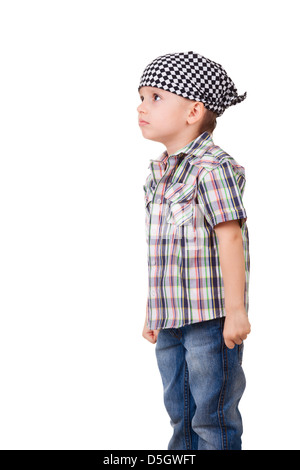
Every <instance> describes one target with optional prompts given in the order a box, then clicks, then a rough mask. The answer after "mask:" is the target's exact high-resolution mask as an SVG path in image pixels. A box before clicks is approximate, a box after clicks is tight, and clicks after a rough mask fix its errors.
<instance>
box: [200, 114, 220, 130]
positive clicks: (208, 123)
mask: <svg viewBox="0 0 300 470" xmlns="http://www.w3.org/2000/svg"><path fill="white" fill-rule="evenodd" d="M217 116H218V115H217V113H215V112H214V111H211V110H210V109H207V108H205V114H204V118H203V120H202V121H201V126H200V128H199V135H200V134H203V132H208V133H209V134H212V133H213V131H214V130H215V128H216V126H217Z"/></svg>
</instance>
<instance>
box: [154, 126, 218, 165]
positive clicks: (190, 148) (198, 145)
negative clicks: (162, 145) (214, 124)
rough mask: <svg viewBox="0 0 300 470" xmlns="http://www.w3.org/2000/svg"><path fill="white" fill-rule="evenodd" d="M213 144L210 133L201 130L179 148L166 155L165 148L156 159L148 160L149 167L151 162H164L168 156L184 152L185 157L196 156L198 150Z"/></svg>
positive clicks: (200, 150)
mask: <svg viewBox="0 0 300 470" xmlns="http://www.w3.org/2000/svg"><path fill="white" fill-rule="evenodd" d="M211 145H213V140H212V137H211V135H210V134H209V133H208V132H203V133H202V134H200V135H199V136H198V137H196V139H194V140H192V142H190V143H188V144H187V145H185V146H184V147H182V148H181V149H179V150H177V152H175V153H172V154H171V155H168V152H167V151H166V150H165V151H164V152H163V153H162V154H161V155H160V156H159V157H158V158H157V159H156V160H150V164H149V167H150V165H151V164H152V163H154V164H158V165H160V164H166V163H167V160H168V158H170V157H175V156H179V155H182V154H184V156H185V157H187V156H190V155H192V156H197V155H199V153H200V152H203V150H204V149H205V148H206V147H207V148H208V147H210V146H211ZM149 167H148V168H149Z"/></svg>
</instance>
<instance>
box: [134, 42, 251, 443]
mask: <svg viewBox="0 0 300 470" xmlns="http://www.w3.org/2000/svg"><path fill="white" fill-rule="evenodd" d="M138 91H139V95H140V98H141V103H140V105H139V106H138V108H137V110H138V115H139V125H140V129H141V131H142V134H143V137H145V138H146V139H150V140H154V141H158V142H161V143H162V144H164V146H165V147H166V151H165V152H163V153H162V154H161V156H160V157H159V158H158V159H157V160H150V165H149V169H150V174H149V176H148V177H147V179H146V184H145V185H144V191H145V210H146V239H147V243H148V245H147V246H148V269H149V293H148V299H147V313H146V321H145V325H144V330H143V336H144V337H145V338H146V339H147V340H148V341H150V342H151V343H156V349H155V351H156V357H157V363H158V367H159V371H160V374H161V377H162V383H163V389H164V403H165V406H166V409H167V412H168V414H169V416H170V419H171V425H172V427H173V435H172V438H171V440H170V442H169V446H168V449H169V450H172V449H175V450H178V449H183V450H186V449H187V450H188V449H192V450H240V449H241V435H242V419H241V415H240V412H239V410H238V404H239V401H240V398H241V396H242V394H243V392H244V389H245V376H244V373H243V370H242V355H243V345H244V343H243V341H244V340H245V339H246V338H247V335H248V334H249V333H250V323H249V321H248V306H249V301H248V288H249V272H250V271H249V270H250V257H249V238H248V229H247V224H246V219H247V215H246V211H245V208H244V206H243V202H242V196H243V192H244V188H245V170H244V168H243V167H242V166H241V165H239V164H238V163H237V161H236V160H235V159H233V158H232V157H231V156H230V155H228V154H227V153H226V152H224V150H222V149H221V148H220V147H218V146H217V145H215V144H214V143H213V140H212V137H211V135H212V133H213V130H214V128H215V126H216V118H217V117H219V116H221V115H222V114H223V112H224V111H225V109H226V108H228V107H229V106H231V105H235V104H237V103H240V102H241V101H243V100H244V99H245V98H246V93H245V94H244V95H241V96H239V95H238V94H237V90H236V88H235V85H234V83H233V82H232V80H231V79H230V78H229V77H228V75H227V73H226V72H225V70H224V69H223V67H222V66H221V65H220V64H217V63H216V62H213V61H212V60H209V59H207V58H205V57H203V56H201V55H199V54H197V53H195V52H192V51H190V52H187V53H174V54H166V55H164V56H160V57H158V58H157V59H155V60H154V61H153V62H151V63H150V64H149V65H148V66H147V67H146V69H145V70H144V72H143V74H142V77H141V80H140V84H139V87H138Z"/></svg>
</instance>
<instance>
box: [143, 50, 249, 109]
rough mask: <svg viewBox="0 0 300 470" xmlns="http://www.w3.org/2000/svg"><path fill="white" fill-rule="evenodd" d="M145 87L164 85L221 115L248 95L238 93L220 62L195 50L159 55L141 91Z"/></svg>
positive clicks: (147, 68) (150, 68)
mask: <svg viewBox="0 0 300 470" xmlns="http://www.w3.org/2000/svg"><path fill="white" fill-rule="evenodd" d="M142 86H152V87H156V88H162V89H163V90H166V91H170V92H171V93H176V94H177V95H180V96H183V97H184V98H188V99H190V100H195V101H201V102H202V103H203V104H204V105H205V107H206V108H207V109H210V110H212V111H214V112H216V113H217V115H218V116H221V115H222V114H223V113H224V111H225V109H226V108H229V106H232V105H235V104H237V103H240V102H241V101H243V100H244V99H245V98H246V95H247V92H245V93H244V94H243V95H238V93H237V89H236V87H235V85H234V83H233V81H232V80H231V78H230V77H229V76H228V75H227V73H226V71H225V70H224V69H223V67H222V66H221V65H220V64H217V63H216V62H213V61H212V60H210V59H207V58H205V57H203V56H201V55H199V54H197V53H195V52H192V51H189V52H179V53H174V54H165V55H163V56H159V57H157V58H156V59H155V60H153V61H152V62H151V63H150V64H149V65H148V66H147V67H146V68H145V70H144V72H143V74H142V77H141V80H140V84H139V87H138V90H139V89H140V88H141V87H142Z"/></svg>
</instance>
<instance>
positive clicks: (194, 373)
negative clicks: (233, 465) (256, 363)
mask: <svg viewBox="0 0 300 470" xmlns="http://www.w3.org/2000/svg"><path fill="white" fill-rule="evenodd" d="M224 321H225V319H224V318H217V319H215V320H209V321H204V322H201V323H193V324H189V325H185V326H183V327H181V328H166V329H162V330H160V332H159V334H158V338H157V343H156V349H155V352H156V357H157V363H158V367H159V371H160V374H161V377H162V382H163V390H164V403H165V407H166V409H167V412H168V414H169V416H170V418H171V425H172V427H173V436H172V438H171V440H170V442H169V446H168V450H173V449H174V450H241V435H242V432H243V426H242V418H241V415H240V412H239V410H238V404H239V401H240V399H241V396H242V394H243V392H244V390H245V386H246V381H245V375H244V372H243V369H242V355H243V347H244V345H243V344H242V345H240V346H238V345H236V346H235V347H234V348H233V349H229V348H227V346H226V345H225V343H224V339H223V327H224Z"/></svg>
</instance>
